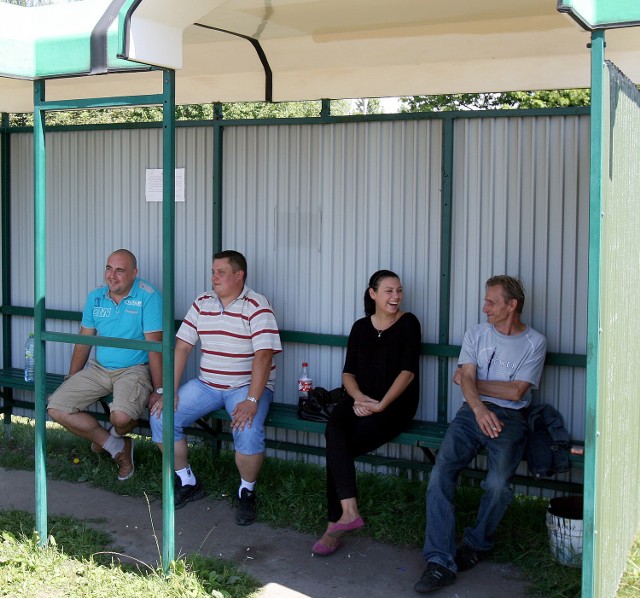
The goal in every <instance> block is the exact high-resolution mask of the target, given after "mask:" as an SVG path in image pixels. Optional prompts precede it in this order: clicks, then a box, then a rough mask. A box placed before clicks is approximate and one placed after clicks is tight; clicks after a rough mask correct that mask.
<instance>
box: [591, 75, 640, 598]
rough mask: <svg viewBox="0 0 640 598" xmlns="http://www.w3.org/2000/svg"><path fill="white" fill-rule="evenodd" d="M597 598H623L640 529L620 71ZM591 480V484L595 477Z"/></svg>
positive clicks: (599, 445) (630, 135)
mask: <svg viewBox="0 0 640 598" xmlns="http://www.w3.org/2000/svg"><path fill="white" fill-rule="evenodd" d="M605 89H606V92H605V94H604V97H605V105H604V127H603V145H604V147H603V154H602V169H603V171H602V220H601V227H602V228H601V248H602V249H601V257H600V259H601V262H600V269H601V284H600V340H599V345H600V346H599V350H598V354H599V356H600V357H599V362H598V364H597V366H596V367H597V368H598V401H597V419H596V421H595V422H594V425H595V429H591V430H590V431H589V432H590V435H592V436H593V438H590V439H592V441H593V445H594V446H595V465H596V472H595V475H596V479H595V502H596V504H595V522H594V525H593V532H594V533H593V545H594V548H595V550H594V561H593V562H594V573H595V575H594V578H595V584H594V591H593V595H594V596H602V597H609V596H615V595H616V590H617V587H618V583H619V580H620V576H621V575H622V572H623V570H624V566H625V562H626V559H627V556H628V554H629V550H630V548H631V545H632V542H633V539H634V535H635V533H636V532H637V530H638V528H639V526H640V509H639V505H640V436H639V435H638V425H639V424H640V401H638V386H639V383H640V380H639V375H638V363H639V362H640V345H639V344H638V340H637V331H638V328H639V327H640V313H639V312H638V305H637V300H638V295H639V293H640V279H639V278H638V263H639V262H640V237H639V236H638V230H640V212H639V211H638V189H639V188H640V170H639V169H638V156H640V139H638V135H637V131H638V130H639V128H640V93H639V92H638V89H637V88H636V86H635V85H634V84H633V83H632V82H631V81H630V80H629V79H627V78H626V77H625V76H624V75H623V74H622V73H621V72H620V71H619V70H617V69H616V68H615V66H613V65H612V64H608V65H607V75H606V76H605ZM589 479H591V478H589Z"/></svg>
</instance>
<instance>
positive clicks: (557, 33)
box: [0, 0, 640, 112]
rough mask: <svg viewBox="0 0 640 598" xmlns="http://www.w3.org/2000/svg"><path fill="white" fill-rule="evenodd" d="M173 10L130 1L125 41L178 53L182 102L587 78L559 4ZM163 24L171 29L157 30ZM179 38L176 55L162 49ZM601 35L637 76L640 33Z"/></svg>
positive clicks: (583, 56) (16, 88)
mask: <svg viewBox="0 0 640 598" xmlns="http://www.w3.org/2000/svg"><path fill="white" fill-rule="evenodd" d="M93 1H94V0H85V2H86V3H91V2H93ZM95 1H96V2H102V0H95ZM85 2H76V3H73V4H72V5H70V6H75V5H82V4H85ZM1 6H2V4H0V7H1ZM5 6H7V5H5ZM177 6H178V4H177V3H175V2H169V0H141V1H140V2H139V3H137V4H135V6H133V7H132V8H131V14H132V18H131V27H130V28H129V30H128V31H129V33H128V34H127V35H128V37H126V39H127V40H128V42H129V45H128V49H127V51H128V52H129V53H128V54H127V55H128V57H129V58H130V59H132V60H135V61H139V62H146V63H148V64H152V65H160V66H163V65H164V66H168V67H170V68H174V66H175V64H177V63H176V61H175V60H174V58H175V59H176V60H177V59H178V58H180V65H181V68H180V69H179V70H177V72H176V98H177V101H178V102H179V103H205V102H213V101H224V102H230V101H255V100H263V99H265V98H266V97H268V92H267V90H268V89H271V96H270V97H272V98H273V99H274V100H275V101H287V100H314V99H320V98H352V97H383V96H398V95H428V94H442V93H464V92H490V91H496V92H499V91H513V90H533V89H563V88H573V87H588V86H589V85H590V54H589V50H588V48H587V44H588V43H589V41H590V36H589V32H587V31H585V30H584V29H583V28H581V27H580V26H579V25H578V24H577V23H576V21H574V20H573V19H572V18H570V17H569V16H567V15H565V14H561V13H559V12H558V10H557V8H556V2H555V1H554V0H519V1H518V2H513V1H511V0H487V1H486V2H477V0H462V1H460V2H449V1H445V0H430V1H429V2H425V1H424V0H394V2H389V1H388V0H322V1H320V0H272V1H270V2H269V3H265V2H264V0H197V1H195V2H191V3H188V7H189V9H188V11H186V10H182V8H180V10H178V9H177V8H176V7H177ZM180 6H182V4H180ZM14 8H15V7H14ZM24 10H27V9H24ZM176 11H178V12H176ZM171 15H174V16H171ZM154 27H155V29H154ZM167 28H168V29H167ZM181 28H183V29H182V33H183V34H182V35H181V36H180V35H176V30H177V31H180V30H181ZM165 29H166V31H167V32H169V30H171V35H169V33H167V35H163V34H162V31H165ZM151 31H158V32H160V33H159V34H158V35H156V36H153V35H151V34H150V32H151ZM178 37H181V40H182V48H181V50H182V55H181V56H180V57H177V54H178V53H179V52H177V51H169V48H170V47H171V48H174V50H175V49H176V47H177V39H178ZM606 41H607V58H609V59H610V60H612V61H613V62H615V63H616V64H617V65H618V67H619V68H620V69H621V70H622V71H623V72H625V74H626V75H627V76H628V77H629V78H631V79H632V80H635V81H640V31H639V30H638V28H633V27H628V28H621V29H612V30H609V31H607V33H606ZM1 42H2V26H1V24H0V43H1ZM143 42H144V43H143ZM165 46H166V48H165ZM164 50H166V51H167V52H168V54H167V56H166V57H165V58H164V59H162V58H161V56H162V53H163V51H164ZM260 51H261V52H263V56H262V57H261V56H260V55H259V52H260ZM170 55H171V56H170ZM165 62H166V64H165ZM263 62H265V63H267V64H268V66H265V64H263ZM132 64H133V65H136V64H138V63H136V62H133V63H132ZM138 66H139V64H138ZM0 71H1V69H0ZM269 72H270V73H271V79H269V76H270V75H269ZM138 78H139V80H138ZM153 81H155V79H154V78H153V77H149V76H148V73H137V74H136V75H135V77H134V78H129V77H123V76H122V73H115V74H109V75H105V76H104V77H102V78H95V77H92V78H88V77H79V78H74V79H72V80H71V81H69V82H66V83H63V84H60V86H56V90H55V91H54V93H55V94H56V97H55V99H61V98H62V97H64V98H70V99H72V98H86V97H101V96H105V97H106V96H128V95H137V94H139V93H144V94H147V93H157V88H155V89H149V88H148V87H146V86H147V85H148V83H149V82H153ZM269 82H270V83H271V87H270V86H269ZM48 94H49V92H48ZM58 94H61V95H60V98H59V97H58ZM48 97H49V95H48ZM31 109H32V89H31V85H30V84H29V82H28V81H25V82H21V83H18V84H17V85H15V84H12V83H7V81H6V80H4V79H0V111H3V112H22V111H30V110H31Z"/></svg>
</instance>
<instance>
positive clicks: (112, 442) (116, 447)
mask: <svg viewBox="0 0 640 598" xmlns="http://www.w3.org/2000/svg"><path fill="white" fill-rule="evenodd" d="M102 448H103V449H104V450H105V451H107V452H108V453H109V454H110V455H111V457H112V458H115V456H116V455H117V454H118V453H121V452H122V451H123V450H124V438H114V437H113V436H111V435H110V436H109V438H107V441H106V442H105V443H104V444H103V445H102Z"/></svg>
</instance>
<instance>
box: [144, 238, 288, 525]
mask: <svg viewBox="0 0 640 598" xmlns="http://www.w3.org/2000/svg"><path fill="white" fill-rule="evenodd" d="M246 278H247V261H246V259H245V257H244V256H243V255H242V254H241V253H239V252H237V251H233V250H227V251H221V252H219V253H216V254H215V255H214V257H213V269H212V276H211V282H212V285H213V290H212V291H208V292H206V293H203V294H201V295H200V296H199V297H197V298H196V300H195V301H194V302H193V305H192V306H191V308H190V309H189V311H188V312H187V315H186V316H185V318H184V320H183V322H182V325H181V326H180V329H179V330H178V333H177V334H176V347H175V384H176V389H175V390H176V392H175V404H176V405H175V407H176V411H175V419H174V438H175V445H174V446H175V459H174V467H175V470H176V479H175V507H176V509H179V508H181V507H183V506H184V505H185V504H186V503H187V502H189V501H192V500H196V499H198V498H202V497H203V496H204V490H203V488H202V486H201V484H200V482H199V481H198V480H196V477H195V475H194V474H193V471H192V470H191V467H190V466H189V459H188V448H187V442H186V439H185V434H184V428H185V427H187V426H190V425H192V424H193V423H194V422H195V421H196V420H197V419H199V418H200V417H203V416H205V415H207V414H208V413H211V412H212V411H215V410H217V409H222V408H223V407H224V408H225V409H226V410H227V412H228V413H229V415H230V416H231V428H232V431H233V441H234V447H235V451H236V466H237V467H238V471H239V473H240V487H239V489H238V508H237V511H236V523H237V524H238V525H250V524H252V523H253V522H254V521H255V519H256V493H255V483H256V479H257V477H258V474H259V473H260V468H261V467H262V463H263V461H264V450H265V442H264V427H263V425H264V420H265V418H266V417H267V413H268V411H269V405H270V404H271V401H272V400H273V388H274V383H275V375H276V366H275V363H274V361H273V357H274V355H275V354H276V353H279V352H280V351H282V346H281V344H280V335H279V333H278V325H277V324H276V318H275V315H274V313H273V309H272V308H271V305H270V304H269V302H268V301H267V299H266V298H265V297H264V296H262V295H260V294H258V293H255V292H254V291H252V290H251V289H250V288H249V287H247V286H246V284H245V281H246ZM198 341H200V343H201V355H200V375H199V376H198V377H197V378H194V379H193V380H190V381H189V382H187V383H186V384H184V385H183V386H181V387H180V388H179V389H178V384H179V383H180V379H181V378H182V374H183V372H184V368H185V365H186V363H187V358H188V356H189V354H190V352H191V349H193V347H194V346H195V345H196V343H197V342H198ZM150 412H151V416H152V417H151V418H150V420H151V430H152V437H153V441H154V442H156V443H157V444H158V446H159V447H160V449H161V450H162V418H161V417H160V414H161V413H162V398H161V397H160V398H158V399H156V400H155V401H154V403H153V405H151V406H150ZM154 416H155V417H154Z"/></svg>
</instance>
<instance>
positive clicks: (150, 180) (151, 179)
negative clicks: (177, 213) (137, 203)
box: [144, 168, 184, 201]
mask: <svg viewBox="0 0 640 598" xmlns="http://www.w3.org/2000/svg"><path fill="white" fill-rule="evenodd" d="M175 176H176V201H184V168H176V174H175ZM144 195H145V198H146V200H147V201H162V168H147V171H146V177H145V185H144Z"/></svg>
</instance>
